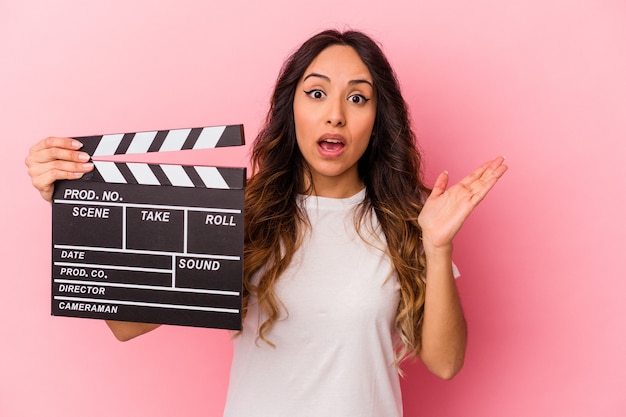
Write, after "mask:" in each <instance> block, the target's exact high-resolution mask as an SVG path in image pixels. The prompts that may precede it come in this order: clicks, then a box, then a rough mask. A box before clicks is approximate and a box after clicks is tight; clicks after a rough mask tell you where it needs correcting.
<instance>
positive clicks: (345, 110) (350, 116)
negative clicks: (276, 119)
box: [293, 45, 376, 198]
mask: <svg viewBox="0 0 626 417" xmlns="http://www.w3.org/2000/svg"><path fill="white" fill-rule="evenodd" d="M293 112H294V119H295V125H296V139H297V142H298V147H299V148H300V151H301V153H302V155H303V156H304V159H305V160H306V162H307V164H308V165H309V167H310V170H311V173H312V178H313V184H314V186H315V192H316V194H317V195H319V196H323V197H335V198H341V197H349V196H351V195H354V194H356V193H357V192H358V191H359V190H361V188H362V187H363V184H362V182H361V180H360V179H359V175H358V166H357V163H358V161H359V159H360V158H361V156H362V155H363V153H364V152H365V150H366V149H367V145H368V143H369V140H370V137H371V135H372V129H373V128H374V120H375V118H376V94H375V89H374V82H373V79H372V75H371V74H370V72H369V70H368V69H367V67H366V66H365V64H364V63H363V61H362V60H361V58H360V57H359V55H358V54H357V53H356V51H355V50H354V49H353V48H352V47H350V46H345V45H333V46H330V47H328V48H326V49H324V50H323V51H322V52H321V53H320V54H319V55H318V56H317V57H316V58H315V59H314V60H313V62H311V65H309V67H308V68H307V69H306V71H305V72H304V75H303V76H302V78H301V79H300V81H299V82H298V85H297V87H296V92H295V96H294V102H293ZM305 185H309V184H305Z"/></svg>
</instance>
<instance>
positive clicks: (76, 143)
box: [72, 140, 83, 149]
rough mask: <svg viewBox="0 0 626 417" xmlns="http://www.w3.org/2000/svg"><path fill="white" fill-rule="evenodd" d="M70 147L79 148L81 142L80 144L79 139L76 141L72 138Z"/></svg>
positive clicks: (81, 145)
mask: <svg viewBox="0 0 626 417" xmlns="http://www.w3.org/2000/svg"><path fill="white" fill-rule="evenodd" d="M72 147H73V148H76V149H80V148H82V147H83V144H82V143H80V142H79V141H77V140H73V141H72Z"/></svg>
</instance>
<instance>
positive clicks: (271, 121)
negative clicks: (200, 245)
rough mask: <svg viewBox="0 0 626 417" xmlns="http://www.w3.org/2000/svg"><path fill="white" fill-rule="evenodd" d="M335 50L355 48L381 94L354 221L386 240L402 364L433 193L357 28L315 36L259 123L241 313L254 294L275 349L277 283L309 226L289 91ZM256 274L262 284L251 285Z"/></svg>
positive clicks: (290, 65) (380, 66)
mask: <svg viewBox="0 0 626 417" xmlns="http://www.w3.org/2000/svg"><path fill="white" fill-rule="evenodd" d="M332 45H347V46H351V47H352V48H353V49H354V50H355V51H356V52H357V53H358V55H359V56H360V58H361V60H362V61H363V62H364V63H365V65H366V66H367V68H368V69H369V71H370V74H371V75H372V77H373V81H374V88H375V90H376V94H377V101H378V104H377V108H376V120H375V123H374V131H373V135H372V138H371V139H370V142H369V146H368V148H367V150H366V151H365V154H364V155H363V156H362V157H361V159H360V160H359V164H358V166H359V175H360V177H361V179H362V181H363V183H364V184H365V187H366V196H365V200H364V202H363V204H362V205H361V206H360V209H359V212H358V215H357V217H356V219H357V222H361V221H363V219H364V218H365V217H366V216H367V215H368V213H371V212H372V211H373V212H374V213H375V214H376V217H377V219H378V222H379V223H380V226H381V229H382V231H383V232H384V235H385V238H386V240H387V248H386V249H387V253H388V254H389V256H390V258H391V261H392V263H393V266H394V268H395V270H396V271H397V274H398V280H399V283H400V288H401V289H400V302H399V305H398V310H397V316H396V321H395V324H396V328H397V330H398V333H399V335H400V340H401V346H400V347H399V352H398V358H399V359H402V358H404V357H406V356H407V355H411V354H417V353H418V352H419V349H420V339H421V337H420V336H421V325H422V315H423V306H424V292H425V281H424V277H425V257H424V255H423V250H422V246H421V232H420V228H419V226H418V223H417V216H418V214H419V213H420V210H421V208H422V204H423V202H424V199H425V197H426V196H427V194H428V192H429V190H428V189H427V188H426V187H425V186H424V184H423V183H422V181H421V179H420V169H421V157H420V154H419V152H418V151H417V148H416V145H417V144H416V140H415V135H414V133H413V131H412V129H411V126H410V121H409V115H408V110H407V105H406V102H405V101H404V98H403V97H402V94H401V92H400V87H399V84H398V81H397V78H396V75H395V73H394V71H393V69H392V68H391V66H390V64H389V62H388V61H387V58H386V57H385V55H384V54H383V52H382V50H381V49H380V47H379V46H378V45H377V44H376V42H374V41H373V40H372V39H371V38H370V37H368V36H367V35H365V34H363V33H361V32H358V31H346V32H343V33H342V32H338V31H336V30H327V31H324V32H321V33H318V34H317V35H315V36H313V37H312V38H310V39H309V40H307V41H306V42H305V43H304V44H302V46H301V47H300V48H299V49H298V50H296V51H295V52H294V53H293V54H292V55H291V56H290V57H289V58H288V59H287V61H286V62H285V64H284V65H283V67H282V69H281V71H280V74H279V77H278V80H277V82H276V86H275V89H274V93H273V96H272V99H271V105H270V109H269V112H268V114H267V117H266V120H265V124H264V126H263V127H262V129H261V131H260V132H259V134H258V136H257V138H256V140H255V142H254V145H253V149H252V177H251V178H250V180H249V182H248V185H247V187H246V203H245V223H246V225H245V255H244V259H245V266H244V313H245V312H246V311H247V302H248V300H249V296H250V294H251V293H254V294H255V295H256V297H257V299H258V303H259V307H260V309H261V310H262V311H263V312H264V313H265V314H266V317H267V319H266V320H265V321H264V322H263V323H261V325H260V327H259V337H260V339H262V340H264V341H265V342H267V343H269V344H271V342H270V338H268V337H267V336H268V332H269V330H270V329H271V328H272V325H273V324H274V322H275V321H276V320H278V319H279V318H280V300H279V299H278V297H277V296H276V294H275V292H274V283H275V282H276V280H278V279H279V278H280V276H281V274H282V273H283V272H284V271H285V269H286V268H287V266H288V265H289V263H290V262H291V260H292V256H293V254H294V252H295V251H296V249H297V248H298V246H299V240H300V236H301V233H302V230H303V228H304V227H306V226H307V225H308V222H307V219H306V215H305V214H304V213H303V212H302V211H301V209H300V208H299V207H298V204H297V199H296V197H297V195H298V193H300V192H302V191H303V190H302V187H303V185H304V184H306V183H307V181H305V178H306V177H308V178H309V180H310V179H311V178H310V172H309V169H308V166H307V164H306V162H305V161H304V159H303V157H302V155H301V153H300V151H299V149H298V146H297V144H296V134H295V122H294V116H293V100H294V94H295V90H296V85H297V84H298V81H299V80H300V78H301V77H302V75H303V74H304V71H305V70H306V68H307V67H308V66H309V64H310V63H311V62H312V61H313V59H315V57H316V56H317V55H318V54H319V53H320V52H322V51H323V50H324V49H326V48H327V47H329V46H332ZM308 183H312V181H308ZM255 273H258V274H260V277H259V280H258V283H256V284H253V283H252V282H251V278H252V276H253V274H255Z"/></svg>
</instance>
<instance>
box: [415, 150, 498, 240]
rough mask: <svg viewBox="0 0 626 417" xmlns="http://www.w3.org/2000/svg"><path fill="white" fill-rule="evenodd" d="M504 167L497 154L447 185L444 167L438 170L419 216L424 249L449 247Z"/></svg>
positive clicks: (446, 174)
mask: <svg viewBox="0 0 626 417" xmlns="http://www.w3.org/2000/svg"><path fill="white" fill-rule="evenodd" d="M507 169H508V167H507V166H506V165H505V164H504V157H498V158H496V159H494V160H492V161H489V162H486V163H484V164H483V165H481V166H480V167H479V168H478V169H476V170H475V171H474V172H472V173H471V174H470V175H468V176H467V177H465V178H463V179H462V180H461V181H460V182H459V183H458V184H455V185H453V186H452V187H450V188H447V186H448V173H447V171H445V172H443V173H441V174H440V175H439V176H438V177H437V180H436V181H435V185H433V190H432V192H431V193H430V196H429V197H428V199H427V200H426V202H425V203H424V207H423V208H422V211H421V213H420V215H419V217H418V222H419V225H420V227H421V228H422V239H423V243H424V249H425V250H438V249H444V250H451V247H452V239H453V238H454V236H455V235H456V234H457V232H458V231H459V230H460V229H461V226H462V225H463V223H464V222H465V220H466V219H467V218H468V217H469V215H470V214H471V213H472V211H473V210H474V208H475V207H476V206H477V205H478V203H480V202H481V201H482V199H483V198H485V196H486V195H487V193H488V192H489V190H491V189H492V188H493V186H494V185H495V184H496V182H497V181H498V179H499V178H500V177H501V176H502V175H503V174H504V173H505V172H506V170H507ZM446 188H447V189H446Z"/></svg>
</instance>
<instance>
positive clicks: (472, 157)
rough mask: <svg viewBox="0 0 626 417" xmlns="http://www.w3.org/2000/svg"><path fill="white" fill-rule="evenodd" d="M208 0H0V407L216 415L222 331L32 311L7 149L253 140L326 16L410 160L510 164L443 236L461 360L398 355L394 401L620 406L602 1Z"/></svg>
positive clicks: (612, 127)
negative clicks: (457, 274)
mask: <svg viewBox="0 0 626 417" xmlns="http://www.w3.org/2000/svg"><path fill="white" fill-rule="evenodd" d="M211 3H216V2H201V1H196V2H191V1H176V2H173V1H172V2H165V1H153V0H150V1H148V0H145V1H134V2H129V1H107V2H81V1H74V2H72V1H68V0H66V1H57V2H48V1H42V0H39V1H34V0H30V1H19V2H18V1H13V2H7V1H4V2H2V3H1V4H0V54H1V56H2V64H1V65H0V92H1V93H0V102H1V105H0V106H1V107H0V121H1V126H2V131H3V135H4V141H3V142H4V143H5V146H4V151H3V153H2V159H3V162H4V163H3V164H2V166H1V168H0V169H2V178H4V179H5V186H4V187H3V197H2V205H1V210H2V211H1V213H0V221H1V222H2V224H1V230H2V240H1V241H0V245H1V247H2V251H1V253H2V260H3V273H2V278H3V280H2V281H3V283H4V284H3V285H2V287H1V289H0V329H2V332H3V337H2V342H0V349H1V355H0V415H1V416H7V417H9V416H10V417H22V416H27V417H31V416H49V417H56V416H63V417H75V416H76V417H78V416H81V417H82V416H95V417H97V416H112V415H120V416H153V417H158V416H172V415H185V416H219V415H220V413H221V410H222V407H223V403H224V396H225V386H226V382H227V378H228V368H229V359H230V355H231V346H230V342H229V340H228V335H227V334H226V333H225V332H221V331H216V330H205V329H194V328H183V327H168V328H162V329H160V330H159V331H157V332H154V333H152V334H149V335H146V336H144V337H141V338H139V339H137V340H135V341H132V342H129V343H126V344H123V343H119V342H117V341H115V340H114V339H113V337H112V336H111V335H110V333H109V332H108V330H107V329H106V326H105V325H104V324H103V323H100V322H97V321H92V320H85V319H82V320H81V319H68V318H57V317H51V316H50V313H49V311H50V301H49V293H50V281H49V280H50V279H49V270H50V224H51V222H50V208H49V206H48V205H47V204H46V203H44V202H43V201H42V200H41V199H40V198H39V197H38V194H37V193H36V192H35V190H34V189H32V188H31V187H30V184H29V180H28V177H27V175H26V170H25V168H24V165H23V159H24V156H25V155H26V153H27V149H28V148H29V146H30V145H31V144H33V143H34V142H35V141H36V140H38V139H39V138H41V137H44V136H47V135H76V136H78V135H86V134H95V133H112V132H120V131H135V130H150V129H166V128H174V127H190V126H200V125H210V124H225V123H244V124H245V126H246V131H247V135H248V139H249V140H252V139H253V137H254V135H255V133H256V130H257V129H258V126H259V124H260V122H261V120H262V118H263V115H264V112H265V110H266V104H267V101H268V97H269V93H270V90H271V88H272V85H273V81H274V79H275V76H276V74H277V71H278V69H279V66H280V64H281V62H282V59H283V58H284V57H285V56H286V55H287V54H288V52H289V51H291V50H292V49H293V48H294V47H295V46H296V45H297V44H299V42H301V41H302V40H304V39H305V38H307V37H308V36H309V35H311V34H313V33H315V32H317V31H318V30H320V29H323V28H326V27H340V28H343V27H347V26H352V27H355V28H360V29H363V30H365V31H367V32H369V33H370V34H372V35H373V36H374V37H376V38H377V39H379V40H380V41H381V42H382V43H383V45H384V49H385V50H386V52H387V53H388V56H389V58H390V59H391V61H392V63H393V64H394V65H395V67H396V69H397V72H398V74H399V77H400V79H401V82H402V85H403V88H404V92H405V94H406V97H407V99H408V101H409V103H410V105H411V110H412V114H413V118H414V121H415V127H416V129H417V131H418V133H419V136H420V138H421V143H422V147H423V149H424V151H425V154H426V159H427V173H428V178H430V179H432V178H434V175H435V173H437V172H439V171H440V170H442V169H448V170H449V171H450V172H451V174H452V176H453V178H454V179H459V178H460V176H461V175H462V174H464V173H465V172H467V171H468V170H469V169H471V168H472V167H473V166H474V165H476V164H478V163H479V162H481V161H483V160H485V159H487V158H490V157H492V156H495V155H497V154H500V153H503V154H505V155H507V156H508V161H509V164H510V167H511V169H510V171H509V172H508V173H507V175H506V176H505V178H504V179H503V180H502V183H501V184H500V185H499V186H498V188H497V189H496V190H494V192H493V193H492V194H491V195H490V196H489V198H488V199H487V200H486V201H485V202H484V204H483V205H482V206H481V207H480V208H479V210H478V211H477V212H476V213H475V215H474V216H473V217H472V218H471V219H470V221H469V222H468V224H467V226H466V228H465V229H464V230H463V231H462V232H461V234H460V236H459V237H458V239H457V242H456V246H455V249H456V256H455V259H456V262H457V264H458V265H459V267H460V268H461V270H462V272H463V278H462V279H461V280H460V281H459V286H460V290H461V293H462V297H463V303H464V306H465V310H466V314H467V319H468V322H469V327H470V342H469V348H468V355H467V361H466V366H465V368H464V370H463V371H462V372H461V373H460V374H459V375H458V377H457V378H455V379H454V380H453V381H450V382H442V381H438V380H436V379H435V378H434V377H432V376H430V375H428V374H427V373H426V372H425V371H424V369H423V368H422V367H421V366H420V365H413V366H410V367H409V368H408V369H407V373H408V376H407V378H406V380H405V381H404V390H405V408H406V415H407V416H418V415H419V416H436V417H447V416H460V415H464V416H481V417H500V416H509V417H516V416H551V417H552V416H568V417H577V416H581V417H582V416H624V415H626V394H625V392H626V357H625V355H624V353H626V320H625V319H624V317H626V303H625V302H624V301H623V298H624V295H625V294H626V280H624V278H625V276H624V268H625V267H624V262H623V259H624V256H623V253H622V252H623V247H624V245H623V243H622V242H623V238H624V235H625V234H626V222H625V221H624V220H623V215H624V213H626V202H625V200H626V198H625V197H624V191H626V187H625V185H624V184H625V182H624V178H625V177H626V168H625V167H626V164H624V157H626V76H625V74H626V3H625V2H624V1H623V0H586V1H584V0H577V1H576V0H508V1H487V0H474V1H471V2H470V1H462V0H441V1H426V0H416V1H412V2H408V1H391V0H389V1H372V2H370V3H371V4H363V2H362V1H358V2H357V1H353V0H348V1H344V2H336V1H334V0H320V1H317V2H309V3H306V5H301V4H300V3H299V2H294V1H281V0H269V1H263V2H239V1H224V2H219V6H215V5H211ZM244 4H245V6H244ZM196 156H197V157H198V158H202V157H203V155H202V153H201V155H196ZM204 156H206V154H205V155H204ZM228 160H229V162H232V163H237V164H245V161H246V156H245V155H240V156H238V157H235V156H231V157H229V158H228Z"/></svg>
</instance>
